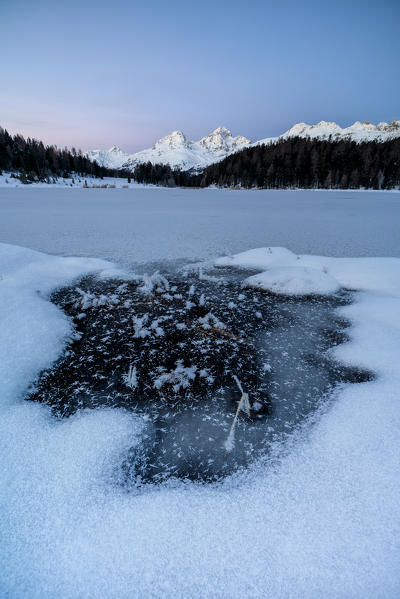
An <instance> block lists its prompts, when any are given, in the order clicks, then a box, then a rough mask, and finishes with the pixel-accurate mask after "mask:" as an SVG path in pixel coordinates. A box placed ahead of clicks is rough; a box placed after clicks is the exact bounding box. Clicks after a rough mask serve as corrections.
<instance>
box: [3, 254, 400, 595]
mask: <svg viewBox="0 0 400 599" xmlns="http://www.w3.org/2000/svg"><path fill="white" fill-rule="evenodd" d="M252 252H253V253H251V252H246V253H244V254H239V255H236V256H234V257H231V258H228V259H226V258H225V261H230V265H231V266H239V267H240V266H242V267H243V266H249V265H250V264H249V260H250V261H251V260H253V262H252V267H253V268H257V269H258V270H260V271H262V272H266V270H267V269H271V268H274V269H277V270H276V271H275V272H276V273H277V271H278V270H279V268H285V267H287V264H288V261H289V262H291V263H292V262H293V260H294V259H295V260H296V262H297V257H296V256H295V255H294V254H291V252H288V251H286V252H285V251H281V250H278V251H276V250H275V249H272V251H271V252H270V251H268V250H266V249H265V248H264V250H262V251H261V250H257V251H255V250H253V251H252ZM249 255H250V258H249ZM293 256H294V258H293ZM271 257H272V258H273V259H274V265H273V267H272V263H271ZM285 261H286V262H285ZM284 262H285V264H284ZM300 262H301V263H302V266H301V267H300V268H302V267H304V266H305V265H307V268H314V269H320V270H321V269H326V270H327V271H328V272H329V274H330V276H332V277H334V278H335V279H336V280H337V281H338V282H340V284H341V285H345V286H347V287H350V288H352V289H360V290H361V291H358V292H357V294H356V301H355V303H353V304H352V305H350V306H347V307H345V308H341V309H340V315H341V316H343V317H345V318H348V319H349V320H350V321H351V323H352V328H351V329H350V341H349V342H348V343H345V344H344V345H341V346H338V347H337V348H336V349H335V350H334V351H333V355H334V357H335V358H337V359H338V360H340V361H341V362H343V363H346V364H349V365H350V364H351V365H356V366H361V367H363V368H365V369H368V370H371V371H373V372H375V373H376V375H377V378H376V379H375V380H374V381H372V382H369V383H362V384H357V385H345V386H343V387H342V388H341V389H339V390H338V392H337V393H336V397H335V401H334V402H332V404H331V405H330V406H326V409H325V410H324V411H323V413H321V415H320V417H319V419H318V420H317V421H316V422H315V423H314V425H313V426H312V427H311V428H310V429H308V431H307V435H305V436H302V435H300V436H299V438H298V440H297V441H296V442H293V445H292V447H291V448H290V451H288V452H286V455H285V456H284V457H282V459H281V460H280V461H279V462H278V463H277V464H275V467H274V468H269V467H268V466H267V465H260V467H259V468H257V469H255V471H252V472H248V473H247V474H244V475H242V476H239V477H234V478H233V479H230V480H229V479H228V480H226V482H225V483H224V484H222V485H219V486H217V487H214V486H212V485H210V486H198V485H195V484H189V485H188V484H183V483H182V484H179V485H177V486H175V487H172V488H171V487H168V486H165V487H160V488H155V489H154V490H153V491H152V492H148V493H144V494H139V495H129V494H128V495H127V494H126V493H125V492H124V491H123V489H121V488H119V487H118V486H116V485H115V484H113V468H114V467H116V466H117V465H118V463H119V461H120V456H121V455H123V454H124V452H125V451H126V450H127V449H128V448H129V447H130V446H132V443H134V442H138V439H140V430H141V423H140V421H138V419H136V418H135V417H134V416H132V415H128V414H126V413H125V412H122V411H117V410H99V411H94V412H83V413H80V414H78V415H77V416H74V417H72V418H70V419H68V420H62V421H58V420H55V419H53V418H52V417H51V415H50V413H49V410H48V409H47V408H46V407H43V406H40V405H37V404H30V403H28V402H24V401H23V400H22V398H23V395H24V393H25V392H26V389H27V387H28V385H29V383H30V382H31V381H32V380H33V378H34V377H35V375H36V374H37V373H38V371H39V370H40V369H42V368H45V367H46V366H48V365H50V364H51V362H53V361H54V360H55V359H56V358H57V356H58V355H59V354H60V352H61V351H62V348H63V346H64V344H65V342H66V340H67V339H68V338H69V336H70V335H71V334H73V331H71V328H70V324H69V322H68V320H67V319H66V317H65V316H64V315H63V314H62V313H61V312H60V311H59V310H58V309H57V308H56V307H55V306H54V305H53V304H51V303H49V302H48V300H47V298H48V297H49V294H50V292H51V290H52V289H54V288H55V287H57V286H59V285H62V284H66V283H68V282H71V281H72V280H73V279H75V278H76V277H78V276H80V275H83V274H85V273H88V272H92V271H95V272H96V271H97V272H101V271H104V270H108V269H110V268H112V266H111V265H110V263H107V262H104V261H102V260H97V259H89V258H82V259H79V258H59V257H53V256H47V255H45V254H40V253H38V252H34V251H32V250H26V249H24V248H20V247H15V246H7V245H4V244H2V245H0V275H1V278H0V318H1V327H0V356H1V359H0V372H1V379H2V381H3V385H2V392H1V395H2V401H1V407H0V410H1V418H0V427H1V435H0V439H1V441H0V444H1V454H2V456H3V460H2V474H1V483H2V492H1V498H2V499H1V501H2V507H1V512H2V515H1V522H0V527H1V535H2V538H3V539H6V542H5V543H4V542H3V543H2V550H1V554H2V557H1V569H0V570H1V579H0V589H1V590H2V594H3V595H4V596H10V597H19V598H20V597H27V598H28V597H29V599H32V598H34V597H37V598H39V597H40V598H41V599H43V598H46V597H49V598H50V597H54V596H58V597H60V598H68V599H70V598H76V599H77V598H78V597H79V599H81V598H84V597H87V598H89V597H90V598H93V597H94V598H96V597H107V598H109V597H110V598H111V597H116V598H117V597H118V599H122V598H124V597H126V598H128V597H129V598H132V597H143V596H146V597H170V596H174V597H185V598H188V597H195V596H196V597H221V598H222V597H224V598H225V597H229V598H233V597H244V596H248V597H265V596H271V597H272V596H273V597H286V598H289V597H294V596H298V597H316V598H317V597H318V598H320V597H321V596H324V597H332V598H333V597H346V598H349V597H363V599H365V598H366V597H371V598H372V597H385V598H392V597H393V598H394V597H395V596H396V595H397V591H398V588H399V584H400V577H399V571H398V561H399V554H400V547H399V538H400V534H399V533H400V516H399V500H398V498H399V493H400V476H399V470H398V460H399V457H400V449H399V448H400V417H399V410H398V388H399V384H400V375H399V372H398V364H397V357H398V355H399V353H400V277H399V269H400V259H394V258H387V259H385V258H380V259H373V258H370V259H368V258H365V259H349V260H348V259H345V258H344V259H330V258H324V257H316V256H301V258H300ZM292 267H293V268H295V266H293V264H292ZM322 271H323V270H322ZM135 439H136V441H135Z"/></svg>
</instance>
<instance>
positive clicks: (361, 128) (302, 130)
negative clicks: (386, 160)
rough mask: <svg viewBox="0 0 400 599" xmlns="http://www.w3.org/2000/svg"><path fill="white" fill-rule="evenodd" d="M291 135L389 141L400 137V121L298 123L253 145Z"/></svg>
mask: <svg viewBox="0 0 400 599" xmlns="http://www.w3.org/2000/svg"><path fill="white" fill-rule="evenodd" d="M289 137H308V138H310V139H329V138H330V137H331V139H332V140H333V141H337V140H339V139H348V140H351V141H357V142H361V141H389V140H390V139H395V138H396V137H400V121H392V122H391V123H383V122H382V123H379V124H378V125H374V124H373V123H370V122H363V123H361V122H360V121H357V122H355V123H354V124H353V125H350V127H344V128H342V127H340V125H338V124H337V123H333V122H327V121H320V122H319V123H317V124H316V125H307V123H296V125H293V127H291V128H290V129H289V130H288V131H286V132H285V133H282V135H279V136H278V137H267V138H266V139H261V140H260V141H257V142H255V143H254V144H253V145H255V146H257V145H261V144H270V143H274V142H276V141H279V140H282V139H287V138H289Z"/></svg>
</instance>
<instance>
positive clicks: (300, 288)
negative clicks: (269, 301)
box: [244, 266, 340, 295]
mask: <svg viewBox="0 0 400 599" xmlns="http://www.w3.org/2000/svg"><path fill="white" fill-rule="evenodd" d="M244 286H245V287H255V288H256V289H263V290H265V291H272V292H273V293H278V294H284V295H311V294H319V295H326V294H330V293H334V292H335V291H338V289H339V288H340V285H339V283H338V282H337V280H336V279H334V278H333V277H331V276H330V275H328V274H326V273H324V272H322V271H321V270H317V269H315V268H309V267H308V266H298V267H297V266H284V267H281V268H279V267H276V268H271V269H269V270H267V271H265V272H262V273H260V274H258V275H254V276H252V277H249V278H248V279H246V280H245V281H244Z"/></svg>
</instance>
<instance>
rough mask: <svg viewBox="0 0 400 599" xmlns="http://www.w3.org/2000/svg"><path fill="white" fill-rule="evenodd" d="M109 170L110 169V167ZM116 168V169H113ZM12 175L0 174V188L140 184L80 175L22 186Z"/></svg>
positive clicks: (119, 178)
mask: <svg viewBox="0 0 400 599" xmlns="http://www.w3.org/2000/svg"><path fill="white" fill-rule="evenodd" d="M110 168H111V167H110ZM115 168H117V167H115ZM12 174H13V173H8V172H3V173H2V174H0V188H1V187H5V188H6V189H9V188H10V187H11V188H12V187H22V188H27V189H29V188H41V189H46V188H48V187H49V186H50V187H51V189H54V188H69V187H72V188H77V187H87V188H88V189H92V188H95V189H97V188H98V187H99V186H102V185H106V186H107V187H108V188H111V189H112V188H114V187H117V188H120V187H124V188H127V189H128V188H129V189H131V188H133V187H139V186H140V184H139V183H136V182H135V181H133V182H132V181H131V183H128V181H127V179H122V178H121V177H104V178H103V179H98V178H96V177H91V176H81V175H76V176H74V177H65V178H64V177H57V178H54V182H53V177H51V183H46V182H45V181H40V182H35V183H29V184H24V183H21V181H20V180H19V179H16V178H15V177H13V176H12Z"/></svg>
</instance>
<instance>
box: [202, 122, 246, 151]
mask: <svg viewBox="0 0 400 599" xmlns="http://www.w3.org/2000/svg"><path fill="white" fill-rule="evenodd" d="M198 143H199V144H200V145H201V146H202V147H203V148H207V149H208V150H210V151H212V152H228V153H231V152H233V151H234V152H236V151H237V150H239V149H241V148H242V147H244V146H248V145H249V144H250V140H249V139H247V138H246V137H243V136H240V135H239V136H238V137H233V136H232V133H231V132H230V131H229V129H226V128H225V127H218V129H215V131H213V132H212V133H210V134H209V135H206V136H205V137H202V138H201V140H200V141H199V142H198Z"/></svg>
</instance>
